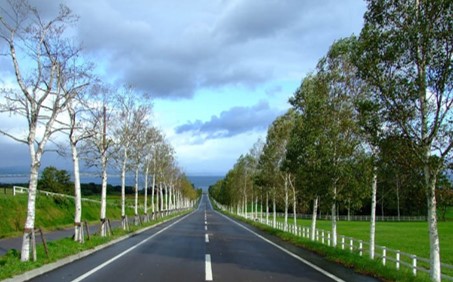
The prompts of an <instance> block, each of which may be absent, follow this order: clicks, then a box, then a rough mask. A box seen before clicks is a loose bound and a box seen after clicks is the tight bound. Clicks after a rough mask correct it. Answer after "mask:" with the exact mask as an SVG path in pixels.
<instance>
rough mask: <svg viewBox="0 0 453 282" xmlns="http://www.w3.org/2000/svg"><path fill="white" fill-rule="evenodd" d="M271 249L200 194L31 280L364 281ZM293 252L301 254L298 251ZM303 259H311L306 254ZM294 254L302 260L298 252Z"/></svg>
mask: <svg viewBox="0 0 453 282" xmlns="http://www.w3.org/2000/svg"><path fill="white" fill-rule="evenodd" d="M266 237H267V236H266ZM273 240H275V239H273ZM272 244H274V243H273V242H271V241H269V240H268V239H266V238H264V237H262V236H261V235H258V234H255V233H253V231H252V230H250V229H248V228H247V227H244V226H243V225H242V224H238V223H236V222H234V221H232V220H231V219H229V218H227V217H225V216H223V215H221V214H219V213H217V212H215V211H214V210H213V209H212V207H211V205H210V203H209V201H208V199H207V196H206V195H203V199H202V200H201V204H200V206H199V208H198V210H197V211H195V212H193V213H191V214H190V215H188V216H185V217H183V218H180V219H177V220H173V221H170V222H167V223H165V224H163V225H160V226H158V227H156V228H153V229H150V230H147V231H145V232H143V233H141V234H138V235H136V236H134V237H131V238H130V239H127V240H124V241H122V242H120V243H118V244H115V245H113V246H111V247H108V248H106V249H104V250H102V251H99V252H96V253H94V254H92V255H90V256H88V257H86V258H84V259H81V260H79V261H76V262H74V263H71V264H69V265H66V266H63V267H61V268H59V269H57V270H55V271H52V272H49V273H47V274H45V275H42V276H40V277H37V278H36V279H34V280H33V281H211V280H212V281H343V280H344V281H365V280H367V279H369V278H367V277H363V276H358V275H355V274H354V273H352V272H351V271H350V270H347V269H344V268H342V267H340V266H337V265H335V264H332V263H326V262H323V261H322V259H320V258H319V257H315V259H317V260H318V261H319V262H320V263H321V264H322V266H321V268H322V269H329V272H326V271H324V270H322V269H321V268H318V267H316V266H310V265H309V264H310V263H308V264H307V263H305V262H304V258H301V257H299V256H296V255H294V254H291V253H288V252H287V251H284V250H282V249H281V247H279V246H274V245H272ZM295 250H296V251H297V252H299V251H300V249H299V248H295ZM302 252H304V251H302ZM307 254H308V255H306V256H309V257H310V256H312V257H313V254H311V253H308V252H307ZM298 255H301V256H304V254H303V253H302V254H300V253H299V254H298ZM331 273H335V275H334V274H331ZM370 281H371V280H370Z"/></svg>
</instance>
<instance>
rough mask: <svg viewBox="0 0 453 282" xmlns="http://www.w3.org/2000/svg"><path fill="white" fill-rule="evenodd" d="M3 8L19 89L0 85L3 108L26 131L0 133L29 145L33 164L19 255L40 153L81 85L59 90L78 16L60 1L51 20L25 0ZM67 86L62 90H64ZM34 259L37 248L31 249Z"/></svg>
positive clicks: (30, 221) (0, 24) (29, 223)
mask: <svg viewBox="0 0 453 282" xmlns="http://www.w3.org/2000/svg"><path fill="white" fill-rule="evenodd" d="M8 4H9V5H7V7H6V8H2V9H1V11H0V12H1V15H0V38H1V39H2V40H3V41H4V42H5V43H6V45H7V50H8V51H7V52H8V54H7V56H8V57H9V58H10V60H11V63H12V67H13V70H14V74H15V79H16V82H17V86H18V88H16V89H2V90H1V91H2V95H3V98H2V102H1V108H0V109H1V111H2V112H9V113H11V114H13V115H19V116H22V117H24V118H25V119H26V121H27V125H28V128H27V130H26V132H27V133H26V136H23V137H22V136H17V135H15V134H12V133H10V132H8V131H7V130H4V129H1V130H0V133H1V134H3V135H5V136H8V137H10V138H12V139H13V140H16V141H18V142H21V143H24V144H26V145H27V146H28V149H29V154H30V159H31V164H30V179H29V192H28V204H27V217H26V221H25V226H24V235H23V242H22V251H21V260H22V261H28V260H29V258H30V240H31V238H32V236H33V231H34V224H35V201H36V188H37V181H38V170H39V167H40V164H41V157H42V155H43V153H44V150H45V148H46V145H47V142H48V141H49V139H50V138H51V136H52V135H53V134H54V133H55V132H56V131H58V130H59V128H57V127H56V120H57V117H58V116H59V115H60V114H61V113H62V112H63V111H64V110H65V109H66V107H67V105H68V103H69V102H70V101H71V100H72V99H73V98H74V96H75V95H76V93H77V91H75V90H77V88H79V87H80V85H72V86H71V88H66V89H63V88H62V86H63V84H62V83H63V81H62V78H63V77H65V76H66V77H69V76H73V75H74V73H72V68H74V67H76V66H77V64H78V62H79V60H78V58H79V56H80V48H79V47H77V46H75V45H74V44H73V42H72V41H71V40H70V39H68V38H67V37H66V36H65V33H64V32H65V29H66V27H67V26H69V25H71V24H73V23H74V22H75V21H76V20H77V17H76V16H74V15H73V14H72V12H71V10H70V9H69V8H68V7H66V6H64V5H61V6H60V9H59V12H58V14H57V15H56V16H55V17H53V18H52V19H50V20H46V19H44V18H43V17H42V16H41V14H40V12H39V11H38V10H37V9H36V8H34V7H33V6H31V5H30V4H29V3H28V1H24V0H23V1H8ZM63 90H65V91H63ZM33 256H34V258H36V253H35V252H34V255H33Z"/></svg>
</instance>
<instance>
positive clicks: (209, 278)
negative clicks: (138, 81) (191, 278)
mask: <svg viewBox="0 0 453 282" xmlns="http://www.w3.org/2000/svg"><path fill="white" fill-rule="evenodd" d="M205 261H206V263H205V273H206V275H205V278H206V281H212V267H211V255H210V254H206V256H205Z"/></svg>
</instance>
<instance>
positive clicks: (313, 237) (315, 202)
mask: <svg viewBox="0 0 453 282" xmlns="http://www.w3.org/2000/svg"><path fill="white" fill-rule="evenodd" d="M318 201H319V197H318V196H316V197H315V198H314V199H313V213H312V216H311V230H310V231H311V234H310V238H311V240H312V241H315V240H316V217H317V216H318Z"/></svg>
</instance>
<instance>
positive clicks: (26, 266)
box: [0, 211, 190, 280]
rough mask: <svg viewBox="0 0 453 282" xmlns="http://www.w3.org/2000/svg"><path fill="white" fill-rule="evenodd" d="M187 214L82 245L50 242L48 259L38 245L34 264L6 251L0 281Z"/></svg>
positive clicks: (2, 260)
mask: <svg viewBox="0 0 453 282" xmlns="http://www.w3.org/2000/svg"><path fill="white" fill-rule="evenodd" d="M189 212H190V211H185V212H181V213H177V214H174V215H170V216H167V217H164V218H161V219H158V220H153V221H150V222H148V223H146V224H144V225H142V226H134V225H131V226H130V230H129V231H124V230H122V229H115V230H114V235H113V236H108V237H100V236H97V235H94V236H93V235H92V236H91V237H90V240H86V241H85V242H84V243H82V244H81V243H77V242H74V241H73V240H71V239H70V238H65V239H61V240H55V241H51V242H48V243H47V245H48V250H49V258H47V257H46V255H45V252H44V248H43V246H42V245H41V244H39V245H37V247H36V248H37V257H38V258H37V261H35V262H33V261H29V262H21V261H20V253H19V252H18V251H16V250H14V249H13V250H10V251H8V253H7V254H6V255H4V256H1V257H0V269H1V271H0V280H3V279H6V278H10V277H13V276H15V275H19V274H21V273H24V272H26V271H29V270H32V269H35V268H38V267H41V266H43V265H45V264H48V263H51V262H55V261H57V260H59V259H62V258H64V257H67V256H70V255H74V254H77V253H79V252H81V251H85V250H89V249H93V248H95V247H97V246H100V245H102V244H105V243H107V242H109V241H111V240H114V239H117V238H120V237H121V236H124V235H127V234H131V233H133V232H136V231H137V230H138V229H141V228H144V227H147V226H151V225H155V224H157V223H159V222H162V221H164V220H168V219H170V218H173V217H177V216H180V215H183V214H186V213H189Z"/></svg>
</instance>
